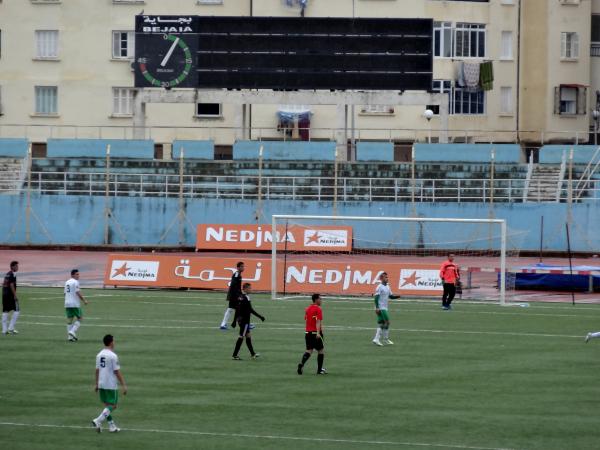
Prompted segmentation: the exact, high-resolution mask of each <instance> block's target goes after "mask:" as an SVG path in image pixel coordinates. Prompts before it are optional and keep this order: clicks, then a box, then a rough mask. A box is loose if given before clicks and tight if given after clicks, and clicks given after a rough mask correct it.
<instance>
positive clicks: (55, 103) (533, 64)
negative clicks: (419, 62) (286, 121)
mask: <svg viewBox="0 0 600 450" xmlns="http://www.w3.org/2000/svg"><path fill="white" fill-rule="evenodd" d="M142 12H143V13H144V14H149V15H161V14H162V15H166V14H186V15H187V14H189V15H233V16H250V15H253V16H300V15H303V16H304V17H357V18H362V17H388V18H389V17H397V18H431V19H433V21H434V45H433V49H432V52H433V55H434V81H433V86H432V89H433V91H435V92H440V93H447V94H448V100H449V109H450V118H449V124H448V128H449V130H450V132H449V136H450V138H451V139H452V140H454V141H469V142H490V141H496V142H502V141H504V142H506V141H515V140H522V141H530V142H540V141H542V140H543V141H549V140H572V139H575V138H576V139H578V140H579V141H580V142H584V141H587V140H588V139H589V129H590V124H593V114H592V110H593V109H595V108H596V95H595V92H596V90H598V89H600V66H598V64H597V62H596V60H597V59H598V58H593V57H590V51H588V48H591V53H592V54H593V53H594V52H597V53H598V55H600V50H598V48H599V47H600V42H597V44H596V46H594V44H592V43H591V38H592V36H591V35H592V26H591V25H590V23H595V21H594V20H596V19H594V18H595V17H598V16H594V15H593V14H600V0H593V1H591V0H557V1H548V0H526V1H525V0H488V1H486V0H471V1H464V0H463V1H458V0H411V1H407V0H326V1H325V0H305V1H299V0H170V1H168V2H165V1H163V0H78V1H76V2H75V1H68V0H22V1H20V2H14V1H6V0H5V1H1V0H0V113H1V115H0V135H1V136H4V137H7V136H25V137H28V138H30V139H31V140H32V141H39V142H44V141H45V139H47V138H48V137H80V138H84V137H98V136H99V135H100V136H102V137H115V138H122V137H130V136H131V135H132V134H131V127H132V126H133V112H134V111H133V108H134V101H133V99H134V94H135V89H134V88H133V71H132V62H133V59H134V56H135V55H134V42H135V34H134V32H133V29H134V17H135V15H136V14H140V13H142ZM599 23H600V21H599ZM596 34H597V35H598V36H597V39H598V40H600V30H598V29H597V28H596ZM595 49H596V50H595ZM482 62H491V63H492V65H493V72H494V82H493V88H492V89H490V90H482V89H473V88H466V87H464V85H463V84H462V83H461V82H460V81H461V80H460V78H461V73H463V70H464V67H465V65H469V64H470V66H473V65H474V64H473V63H475V65H477V64H478V63H482ZM428 107H429V108H431V109H432V110H433V111H434V113H437V109H436V107H435V106H430V105H415V106H398V105H364V106H361V107H354V108H352V109H351V110H350V114H349V117H348V121H347V126H348V127H349V128H350V129H351V130H352V132H351V136H352V137H353V138H358V139H390V138H391V139H394V140H396V141H405V142H410V141H412V140H424V139H428V138H432V139H434V140H435V139H436V136H438V135H439V132H438V130H439V129H440V127H441V122H440V120H439V118H438V117H436V116H435V115H434V117H433V119H432V120H431V121H430V122H429V121H427V120H426V118H425V117H424V114H423V112H424V110H425V109H426V108H428ZM248 108H249V109H248V113H246V114H244V120H245V123H244V124H243V125H244V127H245V129H246V133H248V134H249V135H250V137H252V138H258V137H260V138H281V137H283V134H284V133H285V132H286V131H284V130H281V129H279V130H278V123H279V116H278V111H279V110H285V111H290V110H291V111H292V112H293V111H294V110H295V109H297V110H310V112H311V116H310V118H311V121H310V127H311V134H310V136H311V138H324V139H326V138H329V137H331V136H332V135H333V132H334V131H333V129H334V128H335V127H336V123H337V122H336V107H335V106H313V105H249V107H248ZM240 109H241V105H236V104H202V103H199V104H176V103H175V104H148V105H147V107H146V121H145V125H146V126H147V127H148V129H147V130H146V136H147V137H151V138H153V139H154V140H155V141H156V142H158V143H160V142H170V141H172V140H173V139H175V138H179V139H207V138H210V139H214V140H215V143H216V144H217V145H231V143H232V142H233V140H234V139H235V138H238V137H240V131H239V130H238V129H237V128H239V127H240V121H239V118H240V116H241V114H240Z"/></svg>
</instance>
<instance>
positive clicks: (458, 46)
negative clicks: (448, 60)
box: [454, 22, 485, 58]
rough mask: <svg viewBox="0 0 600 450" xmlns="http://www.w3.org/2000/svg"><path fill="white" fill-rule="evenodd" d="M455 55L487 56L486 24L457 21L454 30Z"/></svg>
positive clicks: (467, 56)
mask: <svg viewBox="0 0 600 450" xmlns="http://www.w3.org/2000/svg"><path fill="white" fill-rule="evenodd" d="M454 50H455V51H454V56H456V57H459V58H484V57H485V25H482V24H477V23H460V22H459V23H457V24H456V28H455V30H454Z"/></svg>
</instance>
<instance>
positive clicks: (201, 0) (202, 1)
mask: <svg viewBox="0 0 600 450" xmlns="http://www.w3.org/2000/svg"><path fill="white" fill-rule="evenodd" d="M196 3H198V4H199V5H222V4H223V0H197V2H196Z"/></svg>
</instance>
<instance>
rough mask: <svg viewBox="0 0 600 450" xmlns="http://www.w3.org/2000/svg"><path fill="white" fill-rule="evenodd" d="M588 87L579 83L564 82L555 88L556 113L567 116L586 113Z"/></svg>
mask: <svg viewBox="0 0 600 450" xmlns="http://www.w3.org/2000/svg"><path fill="white" fill-rule="evenodd" d="M586 104H587V87H586V86H581V85H578V84H562V85H560V86H557V87H555V88H554V114H561V115H565V116H570V115H575V114H578V115H585V114H586V112H587V110H586Z"/></svg>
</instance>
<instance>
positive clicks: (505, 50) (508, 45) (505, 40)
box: [500, 31, 513, 59]
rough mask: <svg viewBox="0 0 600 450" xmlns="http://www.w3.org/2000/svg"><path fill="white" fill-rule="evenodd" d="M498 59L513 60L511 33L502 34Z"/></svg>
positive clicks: (504, 32)
mask: <svg viewBox="0 0 600 450" xmlns="http://www.w3.org/2000/svg"><path fill="white" fill-rule="evenodd" d="M500 59H513V33H512V31H503V32H502V49H501V54H500Z"/></svg>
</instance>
